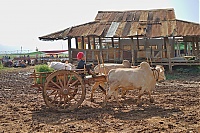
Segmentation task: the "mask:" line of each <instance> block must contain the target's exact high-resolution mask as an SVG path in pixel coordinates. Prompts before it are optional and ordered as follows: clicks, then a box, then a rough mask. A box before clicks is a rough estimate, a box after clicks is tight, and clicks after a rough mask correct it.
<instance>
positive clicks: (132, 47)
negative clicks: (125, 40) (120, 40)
mask: <svg viewBox="0 0 200 133" xmlns="http://www.w3.org/2000/svg"><path fill="white" fill-rule="evenodd" d="M134 52H135V51H134V41H133V37H131V60H132V65H133V66H135V56H134V55H135V53H134Z"/></svg>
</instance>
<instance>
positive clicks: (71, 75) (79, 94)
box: [30, 69, 106, 111]
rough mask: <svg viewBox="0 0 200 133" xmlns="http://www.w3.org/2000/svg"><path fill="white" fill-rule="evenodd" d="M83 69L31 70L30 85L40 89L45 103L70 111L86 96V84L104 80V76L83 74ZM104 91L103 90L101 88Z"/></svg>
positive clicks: (84, 71)
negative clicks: (31, 79) (31, 81)
mask: <svg viewBox="0 0 200 133" xmlns="http://www.w3.org/2000/svg"><path fill="white" fill-rule="evenodd" d="M85 75H87V72H86V70H85V69H73V70H57V71H54V72H35V71H34V72H33V73H32V74H31V75H30V78H33V79H34V81H33V84H32V87H37V88H38V89H39V90H42V95H43V98H44V102H45V104H46V105H47V106H48V107H50V108H53V109H56V110H61V111H70V110H74V109H76V108H78V107H79V106H80V105H81V104H82V102H83V101H84V99H85V96H86V84H88V85H90V84H92V83H94V82H97V81H98V82H100V81H103V82H105V81H106V76H104V75H97V76H95V77H92V76H91V75H90V76H85ZM103 91H104V92H105V90H103Z"/></svg>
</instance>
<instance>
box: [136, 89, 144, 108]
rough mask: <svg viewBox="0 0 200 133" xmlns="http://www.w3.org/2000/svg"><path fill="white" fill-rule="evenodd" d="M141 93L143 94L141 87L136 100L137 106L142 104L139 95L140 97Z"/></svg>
mask: <svg viewBox="0 0 200 133" xmlns="http://www.w3.org/2000/svg"><path fill="white" fill-rule="evenodd" d="M143 94H144V89H143V88H142V89H141V90H140V91H139V95H138V101H137V105H138V106H139V107H141V106H142V102H141V97H142V95H143Z"/></svg>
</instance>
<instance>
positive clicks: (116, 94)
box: [114, 88, 122, 107]
mask: <svg viewBox="0 0 200 133" xmlns="http://www.w3.org/2000/svg"><path fill="white" fill-rule="evenodd" d="M114 97H115V99H116V101H117V104H118V105H119V106H120V107H122V104H121V103H120V102H119V97H118V88H117V89H116V90H115V93H114Z"/></svg>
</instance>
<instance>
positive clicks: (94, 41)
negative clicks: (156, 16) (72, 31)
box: [93, 36, 96, 49]
mask: <svg viewBox="0 0 200 133" xmlns="http://www.w3.org/2000/svg"><path fill="white" fill-rule="evenodd" d="M95 43H96V42H95V36H93V44H94V49H96V44H95Z"/></svg>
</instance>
